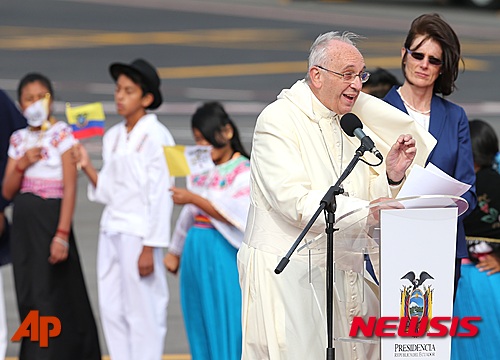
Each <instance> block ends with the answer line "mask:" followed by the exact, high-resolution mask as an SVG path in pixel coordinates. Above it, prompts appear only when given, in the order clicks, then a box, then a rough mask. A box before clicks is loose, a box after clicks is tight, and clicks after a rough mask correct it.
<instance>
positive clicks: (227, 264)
mask: <svg viewBox="0 0 500 360" xmlns="http://www.w3.org/2000/svg"><path fill="white" fill-rule="evenodd" d="M236 253H237V249H236V248H234V247H233V246H232V245H231V244H229V242H228V241H227V240H226V239H225V238H224V237H223V236H222V235H221V234H220V233H219V232H218V231H217V230H216V229H214V228H202V227H196V226H195V227H192V228H191V229H190V230H189V232H188V234H187V237H186V242H185V245H184V250H183V252H182V258H181V265H180V294H181V305H182V312H183V316H184V324H185V327H186V333H187V337H188V341H189V347H190V350H191V356H192V359H193V360H239V359H241V290H240V285H239V278H238V269H237V266H236Z"/></svg>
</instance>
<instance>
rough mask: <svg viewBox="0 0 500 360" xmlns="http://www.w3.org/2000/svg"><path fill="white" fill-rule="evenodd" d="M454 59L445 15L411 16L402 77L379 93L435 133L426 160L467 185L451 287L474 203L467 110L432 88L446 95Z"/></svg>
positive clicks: (454, 40) (454, 42) (455, 45)
mask: <svg viewBox="0 0 500 360" xmlns="http://www.w3.org/2000/svg"><path fill="white" fill-rule="evenodd" d="M460 59H461V54H460V41H459V39H458V37H457V35H456V33H455V31H454V30H453V29H452V28H451V27H450V25H448V23H446V21H444V20H443V19H442V18H441V17H440V16H439V15H438V14H423V15H421V16H419V17H417V18H416V19H415V20H413V22H412V24H411V27H410V30H409V32H408V35H407V37H406V40H405V42H404V45H403V48H402V49H401V68H402V70H403V75H404V77H405V80H404V83H403V85H402V86H401V87H397V86H394V87H393V88H392V89H391V90H390V91H389V93H388V94H387V96H386V97H385V98H384V100H385V101H386V102H388V103H389V104H392V105H393V106H395V107H396V108H398V109H400V110H402V111H404V112H405V113H407V114H408V115H410V116H411V117H412V118H413V119H414V120H415V122H416V123H418V124H420V125H421V126H423V127H424V129H426V130H427V131H429V132H430V133H431V134H432V135H433V136H434V137H435V138H436V140H437V144H436V147H435V148H434V150H433V151H432V153H431V154H430V156H429V157H428V159H427V163H433V164H434V165H436V166H437V167H438V168H440V169H441V170H443V171H444V172H445V173H447V174H448V175H450V176H452V177H454V178H455V179H457V180H459V181H461V182H463V183H466V184H469V185H472V186H471V188H470V189H469V190H468V191H467V192H466V193H465V194H463V195H462V197H463V198H464V199H465V200H467V202H468V203H469V209H468V210H467V211H466V212H465V213H464V214H462V215H461V216H460V217H459V218H458V225H457V244H456V261H455V284H454V285H455V287H454V289H455V293H456V289H457V284H458V280H459V278H460V264H461V259H462V258H465V257H467V247H466V243H465V232H464V227H463V223H462V221H463V219H464V218H465V217H466V216H467V215H468V214H470V212H471V211H472V210H473V209H474V208H475V207H476V194H475V187H474V183H475V174H474V164H473V159H472V150H471V141H470V135H469V122H468V119H467V115H466V114H465V111H464V109H463V108H462V107H460V106H458V105H456V104H454V103H452V102H450V101H448V100H445V99H444V98H443V97H441V96H439V95H438V94H441V95H443V96H448V95H450V94H451V93H452V92H453V90H455V81H456V79H457V77H458V70H459V62H460ZM417 146H418V145H417Z"/></svg>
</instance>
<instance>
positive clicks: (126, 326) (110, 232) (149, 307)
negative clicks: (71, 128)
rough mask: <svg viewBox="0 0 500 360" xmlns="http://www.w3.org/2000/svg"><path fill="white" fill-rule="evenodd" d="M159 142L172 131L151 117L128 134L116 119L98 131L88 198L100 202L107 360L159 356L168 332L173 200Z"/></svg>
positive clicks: (166, 139)
mask: <svg viewBox="0 0 500 360" xmlns="http://www.w3.org/2000/svg"><path fill="white" fill-rule="evenodd" d="M163 145H174V140H173V138H172V135H171V134H170V132H169V131H168V130H167V128H166V127H165V126H163V125H162V124H161V123H160V122H159V121H158V119H157V117H156V115H154V114H148V115H145V116H144V117H142V118H141V119H140V120H139V122H138V123H137V124H136V125H135V126H134V128H133V129H132V131H131V132H130V133H127V131H126V127H125V123H124V122H121V123H119V124H117V125H115V126H113V127H112V128H111V129H109V130H108V131H107V132H106V134H105V135H104V139H103V168H102V169H101V171H100V172H99V176H98V181H97V186H96V187H95V188H94V187H92V186H91V185H90V186H89V191H88V195H89V199H90V200H93V201H98V202H101V203H103V204H105V205H106V207H105V209H104V211H103V214H102V217H101V224H100V235H99V247H98V255H97V276H98V290H99V305H100V311H101V320H102V325H103V330H104V335H105V337H106V342H107V345H108V349H109V353H110V355H111V358H112V359H117V360H136V359H141V360H159V359H160V358H161V355H162V353H163V347H164V341H165V335H166V331H167V325H166V321H167V304H168V298H169V294H168V287H167V281H166V274H165V269H164V266H163V263H162V259H163V252H162V248H163V247H167V246H168V244H169V241H170V221H171V216H172V209H173V202H172V197H171V195H170V192H169V188H170V187H171V186H172V185H173V179H172V178H171V177H170V176H169V172H168V168H167V164H166V160H165V157H164V155H163V147H162V146H163ZM143 246H151V247H154V272H153V274H151V275H149V276H146V277H141V276H140V275H139V269H138V259H139V255H140V254H141V252H142V248H143Z"/></svg>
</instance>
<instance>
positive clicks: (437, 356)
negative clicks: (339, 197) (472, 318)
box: [297, 195, 468, 360]
mask: <svg viewBox="0 0 500 360" xmlns="http://www.w3.org/2000/svg"><path fill="white" fill-rule="evenodd" d="M467 208H468V204H467V201H465V200H464V199H462V198H460V197H456V196H444V195H443V196H441V195H428V196H416V197H408V198H403V199H395V200H389V201H386V202H381V203H378V204H374V205H370V206H367V207H363V208H360V209H357V210H355V211H352V212H349V213H347V214H344V215H343V216H340V217H338V218H337V221H336V222H335V228H336V229H338V231H336V232H335V234H334V257H333V258H334V276H335V278H334V279H335V280H334V281H335V286H334V291H335V294H334V312H333V313H334V339H335V351H336V354H337V355H336V358H337V359H347V358H352V357H353V356H354V357H357V358H359V359H373V360H376V359H382V360H388V359H395V358H398V359H399V358H415V357H419V358H421V357H425V358H427V359H432V360H449V358H450V349H451V341H450V339H451V338H450V337H449V336H445V337H433V336H428V334H429V333H432V332H433V331H434V330H433V328H432V327H427V328H426V331H425V333H424V334H423V335H422V336H419V337H413V336H399V335H398V330H399V320H398V321H396V320H394V319H396V318H397V319H399V318H401V317H408V318H417V319H421V318H422V317H427V318H429V319H431V318H432V317H450V318H451V316H452V306H453V284H454V268H455V267H454V264H455V245H456V229H457V226H456V223H457V217H458V216H459V215H461V214H462V213H464V212H465V211H466V210H467ZM297 254H298V255H299V256H309V257H310V258H311V259H312V258H316V259H317V258H318V257H317V256H313V255H318V254H325V259H326V235H325V234H321V235H320V236H317V237H316V238H314V239H307V236H306V238H305V240H304V242H303V243H302V244H301V246H299V247H298V249H297ZM368 258H369V259H370V261H371V264H372V265H373V269H374V276H372V275H371V274H370V273H368V272H367V270H366V269H367V259H368ZM318 266H319V267H324V266H326V262H325V264H318V263H317V261H316V263H313V262H310V270H311V274H312V271H313V270H314V271H315V274H316V276H310V282H311V288H312V291H314V292H315V296H316V298H317V299H318V300H317V303H318V306H319V307H320V311H321V313H322V314H326V309H325V300H324V297H325V282H324V279H323V277H321V276H320V277H318V276H317V268H318ZM377 282H379V283H380V287H379V286H377ZM387 318H390V319H389V320H388V321H387ZM384 319H385V320H384ZM323 320H324V321H325V323H326V319H325V318H324V319H323ZM360 321H362V324H365V325H366V326H365V328H364V330H365V331H366V332H368V333H369V330H370V328H371V330H372V334H371V336H365V335H364V334H363V332H362V331H357V333H356V334H355V336H353V335H352V334H350V331H351V328H352V324H353V322H354V323H356V322H358V325H359V324H360V323H359V322H360ZM370 321H372V323H371V322H370ZM384 321H385V323H384ZM414 321H417V320H414ZM370 324H371V325H373V326H371V325H370ZM443 324H445V326H446V323H443ZM318 326H320V325H319V324H318ZM376 326H379V328H377V327H376ZM358 330H359V329H358ZM405 330H406V329H405ZM434 332H435V331H434ZM377 333H379V335H380V334H382V336H377ZM368 335H370V334H368Z"/></svg>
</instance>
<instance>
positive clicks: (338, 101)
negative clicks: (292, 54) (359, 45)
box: [317, 41, 365, 115]
mask: <svg viewBox="0 0 500 360" xmlns="http://www.w3.org/2000/svg"><path fill="white" fill-rule="evenodd" d="M319 65H321V66H323V67H324V68H326V69H329V70H331V71H335V72H337V73H341V74H344V73H347V72H350V73H355V74H359V73H360V72H362V71H364V70H365V61H364V59H363V56H362V55H361V53H360V52H359V50H358V49H356V48H355V47H354V46H352V45H349V44H346V43H344V42H341V41H332V42H331V43H330V46H329V49H328V59H327V61H326V64H319ZM319 83H320V87H319V89H318V92H317V97H318V99H319V100H320V101H321V102H322V103H323V105H325V106H326V107H327V108H328V109H330V110H332V111H333V112H335V113H337V114H339V115H343V114H346V113H348V112H350V111H351V109H352V107H353V106H354V103H355V102H356V99H357V98H358V95H359V92H360V91H361V88H362V87H363V86H362V85H363V84H362V82H361V79H360V77H359V76H356V77H355V78H354V80H352V81H349V82H347V81H344V79H343V77H342V76H340V75H336V74H333V73H331V72H329V71H326V70H323V69H319Z"/></svg>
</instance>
